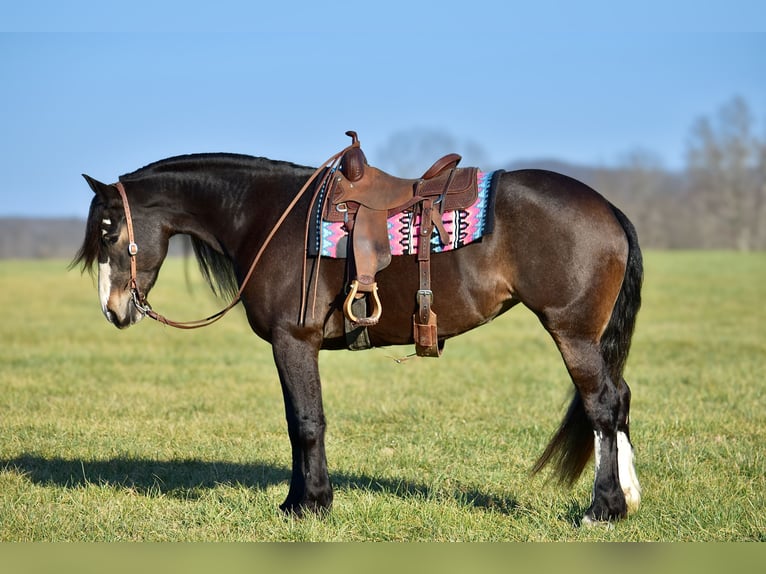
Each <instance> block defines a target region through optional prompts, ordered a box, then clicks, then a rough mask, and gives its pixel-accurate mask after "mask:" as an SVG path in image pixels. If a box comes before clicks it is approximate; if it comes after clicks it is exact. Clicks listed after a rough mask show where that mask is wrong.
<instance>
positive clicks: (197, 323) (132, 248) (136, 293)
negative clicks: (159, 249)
mask: <svg viewBox="0 0 766 574" xmlns="http://www.w3.org/2000/svg"><path fill="white" fill-rule="evenodd" d="M358 146H359V144H358V143H356V142H355V143H352V144H351V145H349V146H347V147H346V148H344V149H343V150H342V151H339V152H338V153H336V154H335V155H333V156H332V157H330V158H328V159H327V161H325V162H324V163H323V164H322V165H321V166H320V167H318V168H317V169H316V171H314V173H313V174H312V175H311V177H310V178H309V179H308V180H307V181H306V183H305V184H304V185H303V187H302V188H301V189H300V191H299V192H298V193H297V194H296V196H295V197H294V198H293V200H292V201H291V202H290V204H289V205H288V206H287V208H285V210H284V212H283V213H282V215H281V216H280V217H279V219H278V220H277V222H276V223H275V224H274V227H272V229H271V231H270V232H269V234H268V235H267V236H266V239H265V240H264V242H263V244H262V245H261V247H260V249H259V250H258V252H257V253H256V255H255V258H254V259H253V262H252V263H251V264H250V269H249V270H248V272H247V275H245V278H244V279H243V280H242V284H241V285H240V288H239V291H238V292H237V294H236V295H235V297H234V299H233V300H232V301H231V303H229V304H228V305H227V306H226V307H224V308H223V309H221V310H220V311H218V312H217V313H214V314H213V315H210V316H209V317H205V318H204V319H197V320H194V321H173V320H171V319H168V318H167V317H164V316H163V315H160V314H159V313H157V312H156V311H155V310H154V309H152V308H151V306H150V305H149V303H147V301H146V297H145V296H144V295H142V294H141V291H140V290H139V288H138V281H137V268H136V255H137V254H138V252H139V249H138V244H137V243H136V239H135V235H134V233H133V218H132V216H131V213H130V204H129V202H128V195H127V193H126V192H125V186H124V185H123V183H122V182H117V183H115V184H114V187H116V188H117V191H118V192H119V194H120V198H121V199H122V207H123V210H124V212H125V221H126V224H127V228H128V254H129V255H130V294H131V300H132V302H133V305H134V306H135V307H136V309H137V310H138V311H139V312H140V313H141V314H142V315H144V316H146V317H150V318H152V319H154V320H155V321H159V322H160V323H163V324H165V325H169V326H171V327H176V328H178V329H198V328H200V327H206V326H208V325H211V324H213V323H215V322H216V321H218V320H219V319H220V318H221V317H223V316H224V315H226V313H228V312H229V311H230V310H231V309H233V308H234V307H235V306H236V305H237V303H239V302H240V300H241V299H242V294H243V293H244V291H245V287H247V284H248V282H249V281H250V278H251V277H252V275H253V272H254V271H255V266H256V265H257V264H258V261H259V260H260V259H261V256H262V255H263V253H264V251H265V250H266V247H268V245H269V243H271V240H272V239H273V238H274V235H275V234H276V232H277V231H278V230H279V228H280V227H281V226H282V224H283V223H284V221H285V219H287V216H288V215H289V214H290V212H291V211H292V210H293V209H294V208H295V206H296V204H297V203H298V201H299V200H300V198H301V197H302V196H303V194H304V193H306V190H307V189H309V187H310V186H311V184H312V182H313V181H314V180H315V179H316V178H317V177H318V176H319V175H320V174H322V173H324V176H323V177H322V179H321V180H320V184H319V185H317V186H316V191H315V193H314V197H313V199H312V201H311V205H313V204H314V201H315V200H316V197H317V196H318V194H319V192H320V191H321V189H322V188H323V187H324V186H325V185H327V184H328V182H329V180H330V177H331V176H332V173H333V171H334V170H335V169H337V167H338V165H339V163H340V161H341V159H342V158H343V155H344V154H345V153H346V152H347V151H348V150H350V149H351V148H353V147H358ZM305 281H306V258H305V257H304V261H303V284H304V286H305ZM305 291H306V290H305V288H304V289H302V296H301V297H302V298H301V315H300V320H299V321H300V322H302V321H303V318H304V308H305V304H306V301H305V296H306V295H305Z"/></svg>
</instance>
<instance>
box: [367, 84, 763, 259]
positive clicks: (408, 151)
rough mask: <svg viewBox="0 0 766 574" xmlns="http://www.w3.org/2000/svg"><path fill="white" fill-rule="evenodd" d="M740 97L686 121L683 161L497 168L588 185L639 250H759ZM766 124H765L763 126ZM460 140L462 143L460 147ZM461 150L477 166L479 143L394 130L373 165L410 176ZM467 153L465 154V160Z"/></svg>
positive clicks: (756, 176)
mask: <svg viewBox="0 0 766 574" xmlns="http://www.w3.org/2000/svg"><path fill="white" fill-rule="evenodd" d="M755 126H756V122H755V118H754V117H753V114H752V112H751V111H750V109H749V107H748V105H747V103H746V102H745V101H744V100H743V99H742V98H740V97H735V98H733V99H732V100H731V101H729V102H727V103H725V104H724V105H722V106H721V108H720V109H719V110H717V113H716V114H715V115H713V116H712V117H707V116H705V117H700V118H698V119H697V120H696V121H695V122H694V124H693V125H692V126H691V129H690V133H689V136H688V143H687V154H686V165H685V167H684V169H683V170H681V171H680V172H673V171H669V170H667V169H665V168H664V167H663V165H662V162H661V160H660V158H658V157H657V156H656V155H654V154H653V153H651V152H649V151H645V150H639V151H634V152H632V153H630V154H628V155H627V156H626V157H625V159H624V160H623V161H622V162H621V163H620V164H619V165H618V166H617V167H610V168H604V167H584V166H573V165H568V164H565V163H561V162H547V161H545V162H537V163H535V162H526V163H524V164H521V163H514V164H513V165H507V166H505V167H506V168H507V169H518V168H519V167H544V168H550V169H554V170H556V171H561V172H563V173H566V174H567V175H571V176H573V177H576V178H577V179H580V180H582V181H584V182H585V183H587V184H589V185H591V186H593V187H594V188H595V189H597V190H598V191H600V192H601V193H603V194H604V195H605V196H606V197H608V198H609V199H610V200H611V201H613V202H614V203H615V204H616V205H618V206H619V207H620V208H621V209H622V210H623V211H624V212H625V213H626V214H627V215H628V216H629V217H630V218H631V220H632V221H633V222H634V224H635V225H636V228H637V230H638V233H639V237H640V239H641V243H642V245H643V246H644V247H649V248H655V249H736V250H763V249H766V130H764V133H763V136H762V137H758V135H757V134H756V127H755ZM764 127H765V128H766V125H764ZM461 143H462V145H460V144H461ZM451 151H457V152H459V153H463V155H464V156H466V157H465V158H464V161H463V164H464V165H479V166H482V167H486V166H485V165H483V164H482V163H481V159H482V158H484V157H486V154H484V153H483V150H482V149H481V147H480V146H479V145H477V144H474V143H471V142H457V141H456V140H455V139H454V138H452V137H451V136H450V135H448V134H446V133H444V132H441V131H438V130H430V131H429V130H412V131H409V132H399V133H397V134H394V135H393V136H392V137H391V138H390V139H389V141H388V143H387V145H386V146H385V147H384V149H383V150H382V151H381V153H380V154H378V155H377V159H379V160H380V162H379V163H380V165H379V167H382V168H384V169H388V170H390V171H392V172H393V173H395V174H396V175H400V176H402V177H417V176H418V175H419V174H420V173H422V171H423V170H424V169H425V168H426V167H428V165H430V162H432V161H433V160H435V159H436V158H437V157H438V156H439V155H443V154H445V153H448V152H451ZM469 156H470V157H469Z"/></svg>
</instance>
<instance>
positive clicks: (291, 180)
mask: <svg viewBox="0 0 766 574" xmlns="http://www.w3.org/2000/svg"><path fill="white" fill-rule="evenodd" d="M308 175H310V171H309V172H308ZM308 175H305V177H304V173H303V172H302V171H297V172H295V173H286V174H285V176H284V177H278V178H275V176H274V174H273V173H270V172H269V171H268V170H258V169H255V170H253V172H251V173H248V175H247V177H244V176H243V178H242V180H241V181H239V182H234V183H233V182H232V180H231V178H225V179H224V178H220V179H219V178H217V177H215V173H211V177H210V178H209V179H207V180H206V182H205V184H204V185H202V184H200V183H198V182H192V183H184V182H178V183H177V184H176V185H165V186H162V187H163V190H164V191H163V204H164V205H165V209H166V210H167V215H166V221H167V222H168V223H169V225H170V227H171V233H172V234H186V235H191V236H194V237H197V238H198V239H201V240H202V241H204V242H206V243H208V244H209V245H210V246H212V247H213V248H215V249H217V250H219V251H221V252H226V253H229V254H234V253H235V252H236V251H237V250H238V248H239V246H240V245H241V244H242V241H243V240H245V239H247V238H249V237H257V236H259V235H261V234H265V233H267V232H268V229H266V230H264V227H265V226H266V225H267V222H269V221H272V220H275V219H276V218H277V217H278V215H279V213H277V212H278V211H279V210H281V209H283V207H281V206H280V204H281V203H282V202H283V200H284V203H287V202H288V201H289V200H290V199H291V197H292V195H291V193H290V190H291V188H292V187H295V188H296V189H295V191H297V190H298V189H299V188H300V186H301V185H302V183H303V181H304V180H305V179H307V178H308ZM274 214H276V215H274Z"/></svg>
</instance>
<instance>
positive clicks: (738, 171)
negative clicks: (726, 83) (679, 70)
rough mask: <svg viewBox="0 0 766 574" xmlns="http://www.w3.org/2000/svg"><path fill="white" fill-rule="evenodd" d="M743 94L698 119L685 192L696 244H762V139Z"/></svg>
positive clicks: (765, 239)
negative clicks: (757, 135)
mask: <svg viewBox="0 0 766 574" xmlns="http://www.w3.org/2000/svg"><path fill="white" fill-rule="evenodd" d="M753 125H754V119H753V116H752V114H751V112H750V110H749V108H748V106H747V104H746V103H745V101H744V100H743V99H742V98H734V99H733V100H731V101H730V102H728V103H727V104H725V105H724V106H722V107H721V108H720V110H719V111H718V115H717V116H715V117H714V118H712V119H711V118H707V117H703V118H700V119H698V120H697V122H696V123H695V124H694V126H693V128H692V132H691V139H690V142H689V147H688V154H687V168H686V179H687V185H688V195H689V199H690V200H691V206H690V207H691V208H692V209H693V214H694V217H695V220H696V221H697V223H698V228H697V229H698V231H699V236H698V237H697V238H696V239H697V243H698V245H699V247H702V248H724V249H737V250H752V249H765V248H766V235H765V233H766V142H764V141H763V140H761V139H759V138H758V137H756V135H755V134H754V133H753Z"/></svg>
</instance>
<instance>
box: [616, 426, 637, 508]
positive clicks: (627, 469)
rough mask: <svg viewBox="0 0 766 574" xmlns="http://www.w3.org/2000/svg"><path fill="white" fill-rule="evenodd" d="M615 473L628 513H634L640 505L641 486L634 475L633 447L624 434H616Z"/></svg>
mask: <svg viewBox="0 0 766 574" xmlns="http://www.w3.org/2000/svg"><path fill="white" fill-rule="evenodd" d="M617 471H618V475H619V478H620V487H622V491H623V493H625V502H626V503H627V505H628V512H635V511H636V510H638V507H639V505H640V504H641V485H640V484H639V483H638V476H637V475H636V467H635V464H634V456H633V447H632V446H631V444H630V441H629V440H628V436H627V435H626V434H625V433H624V432H618V433H617Z"/></svg>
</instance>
